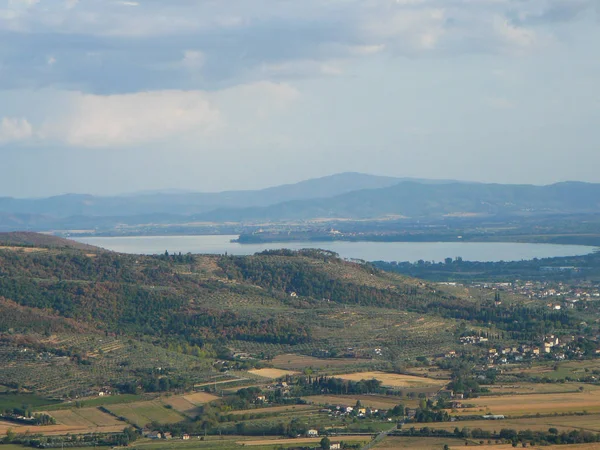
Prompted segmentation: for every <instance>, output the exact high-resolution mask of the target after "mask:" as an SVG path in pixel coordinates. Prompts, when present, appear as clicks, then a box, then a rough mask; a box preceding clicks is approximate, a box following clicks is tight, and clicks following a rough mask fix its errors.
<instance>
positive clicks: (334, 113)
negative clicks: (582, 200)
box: [0, 0, 600, 197]
mask: <svg viewBox="0 0 600 450" xmlns="http://www.w3.org/2000/svg"><path fill="white" fill-rule="evenodd" d="M598 42H600V2H598V1H595V0H530V1H527V2H524V1H521V0H481V1H472V0H394V1H392V0H374V1H370V2H359V1H355V0H307V1H305V2H278V1H275V0H256V1H254V2H247V1H241V0H232V1H231V2H227V4H223V3H220V2H195V1H190V0H172V1H169V2H158V1H156V0H138V1H119V0H116V1H111V2H105V1H104V2H103V1H100V0H88V1H85V2H83V1H78V0H50V1H40V0H0V158H1V160H2V168H3V169H4V170H3V176H2V177H1V178H0V196H14V197H42V196H49V195H57V194H64V193H90V194H94V195H115V194H123V193H131V192H139V191H146V190H164V189H183V190H191V191H198V192H218V191H229V190H247V189H259V188H264V187H269V186H276V185H281V184H288V183H295V182H298V181H302V180H305V179H309V178H316V177H322V176H326V175H330V174H332V173H339V172H348V171H353V172H366V173H374V174H379V175H386V176H400V177H414V178H433V179H457V180H468V181H478V182H496V183H511V184H514V183H519V184H550V183H553V182H559V181H566V180H576V181H587V182H600V174H599V173H598V171H597V170H596V167H597V166H598V165H600V151H598V142H600V127H598V126H597V124H598V123H600V94H599V93H598V89H597V88H598V80H599V79H600V59H599V58H597V57H594V55H595V54H596V53H597V43H598Z"/></svg>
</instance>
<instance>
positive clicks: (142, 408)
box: [106, 400, 184, 427]
mask: <svg viewBox="0 0 600 450" xmlns="http://www.w3.org/2000/svg"><path fill="white" fill-rule="evenodd" d="M106 408H107V409H108V410H109V411H110V412H111V413H113V414H115V415H117V416H119V417H124V418H125V419H127V420H128V421H129V422H131V423H133V424H135V425H137V426H140V427H143V426H145V425H146V424H148V423H150V422H159V423H165V424H167V423H176V422H181V421H182V420H184V417H183V415H181V414H180V413H179V412H177V411H175V410H174V409H169V408H167V407H165V405H164V404H163V403H162V402H161V401H160V400H151V401H145V402H135V403H126V404H119V405H110V406H107V407H106Z"/></svg>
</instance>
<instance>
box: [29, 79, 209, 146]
mask: <svg viewBox="0 0 600 450" xmlns="http://www.w3.org/2000/svg"><path fill="white" fill-rule="evenodd" d="M219 124H220V114H219V111H218V110H216V109H215V108H214V107H213V105H212V104H211V102H210V101H209V100H208V99H207V96H206V94H205V93H204V92H186V91H156V92H139V93H135V94H124V95H109V96H101V95H91V94H81V93H78V94H75V95H74V96H73V98H72V99H71V111H70V113H68V114H67V115H66V116H64V117H61V118H59V119H58V120H53V121H50V122H47V123H46V124H45V125H44V126H43V128H42V131H41V133H40V136H41V137H43V138H54V139H58V140H60V141H65V142H66V143H68V144H70V145H73V146H80V147H111V146H128V145H132V144H136V143H140V142H147V141H152V140H157V139H163V138H166V137H169V136H173V135H178V134H181V133H186V132H189V131H197V132H210V131H211V130H213V129H215V128H216V127H218V126H219Z"/></svg>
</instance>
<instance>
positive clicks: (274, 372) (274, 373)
mask: <svg viewBox="0 0 600 450" xmlns="http://www.w3.org/2000/svg"><path fill="white" fill-rule="evenodd" d="M248 373H251V374H252V375H258V376H259V377H263V378H270V379H272V380H275V379H277V378H282V377H285V376H286V375H295V374H297V373H298V372H296V371H293V370H283V369H270V368H269V369H254V370H249V371H248Z"/></svg>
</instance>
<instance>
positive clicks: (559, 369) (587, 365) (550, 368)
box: [514, 360, 600, 380]
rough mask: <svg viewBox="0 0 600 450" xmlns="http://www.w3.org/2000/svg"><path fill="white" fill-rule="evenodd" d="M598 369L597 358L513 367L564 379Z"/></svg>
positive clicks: (535, 374)
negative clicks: (525, 367)
mask: <svg viewBox="0 0 600 450" xmlns="http://www.w3.org/2000/svg"><path fill="white" fill-rule="evenodd" d="M599 369H600V361H599V360H587V361H564V362H561V363H558V364H555V363H547V364H536V365H535V366H533V367H530V368H528V369H524V370H522V369H515V370H514V371H518V372H519V373H525V374H528V375H533V376H539V377H542V378H549V379H551V380H564V379H565V378H566V377H571V378H574V379H577V378H578V377H581V376H587V375H589V374H590V372H591V371H592V370H599Z"/></svg>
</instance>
